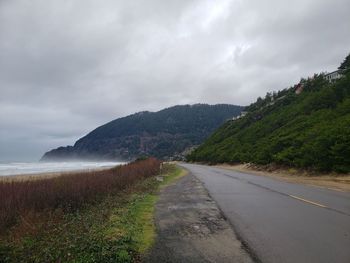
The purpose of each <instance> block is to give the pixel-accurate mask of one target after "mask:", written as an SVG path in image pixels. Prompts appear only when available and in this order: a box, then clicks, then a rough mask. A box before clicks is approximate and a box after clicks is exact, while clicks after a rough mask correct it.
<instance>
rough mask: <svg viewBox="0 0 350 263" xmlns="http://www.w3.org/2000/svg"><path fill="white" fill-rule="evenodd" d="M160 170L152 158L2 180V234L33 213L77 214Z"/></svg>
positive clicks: (0, 219)
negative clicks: (96, 201)
mask: <svg viewBox="0 0 350 263" xmlns="http://www.w3.org/2000/svg"><path fill="white" fill-rule="evenodd" d="M159 167H160V162H159V161H158V160H156V159H153V158H150V159H147V160H143V161H137V162H134V163H130V164H127V165H122V166H118V167H115V168H111V169H107V170H101V171H90V172H74V173H65V174H64V175H61V176H53V177H45V178H40V179H39V178H36V180H15V181H0V232H1V231H4V230H6V229H8V228H9V227H10V226H12V225H14V224H15V223H16V222H17V221H18V220H19V219H21V218H22V219H23V218H26V217H27V215H28V214H31V213H33V212H40V211H46V210H48V211H50V210H52V211H53V210H56V209H62V210H63V211H74V210H75V209H77V208H79V207H80V206H81V205H83V204H85V203H88V202H91V201H94V200H96V198H98V196H102V195H106V194H109V193H115V192H118V191H120V190H123V189H125V188H128V187H129V186H131V185H133V184H134V183H136V182H137V181H138V180H140V179H144V178H147V177H151V176H153V175H155V174H157V173H159Z"/></svg>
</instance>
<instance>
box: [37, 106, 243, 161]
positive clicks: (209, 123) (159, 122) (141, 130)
mask: <svg viewBox="0 0 350 263" xmlns="http://www.w3.org/2000/svg"><path fill="white" fill-rule="evenodd" d="M241 110H242V107H240V106H234V105H226V104H220V105H207V104H196V105H184V106H175V107H171V108H167V109H164V110H161V111H158V112H139V113H136V114H133V115H130V116H127V117H124V118H120V119H116V120H114V121H111V122H109V123H107V124H105V125H102V126H100V127H98V128H97V129H95V130H94V131H92V132H90V133H89V134H88V135H86V136H85V137H83V138H81V139H80V140H78V141H77V142H76V143H75V145H74V146H67V147H60V148H58V149H55V150H52V151H50V152H48V153H46V154H45V155H44V157H43V160H52V159H70V158H102V159H132V158H137V157H140V156H155V157H158V158H165V159H166V158H168V157H172V156H175V155H180V154H181V153H182V152H183V151H184V150H186V149H188V148H190V147H192V146H194V145H198V144H200V143H202V142H203V140H204V139H205V138H206V137H207V136H208V135H209V134H211V133H212V132H213V131H214V130H215V129H216V128H218V127H219V126H220V125H222V123H223V122H224V121H225V120H227V119H231V118H232V117H234V116H237V115H239V114H240V112H241Z"/></svg>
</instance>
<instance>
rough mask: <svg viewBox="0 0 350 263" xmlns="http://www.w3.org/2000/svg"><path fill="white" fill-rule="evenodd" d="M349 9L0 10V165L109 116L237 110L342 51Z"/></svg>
mask: <svg viewBox="0 0 350 263" xmlns="http://www.w3.org/2000/svg"><path fill="white" fill-rule="evenodd" d="M349 8H350V3H349V1H348V0H334V1H326V0H296V1H293V2H288V3H287V2H285V1H278V0H269V1H258V0H250V1H243V0H221V1H210V0H207V1H202V0H201V1H199V0H197V1H194V0H192V1H190V0H186V1H162V0H150V1H114V0H113V1H112V0H107V1H102V2H101V1H95V0H88V1H87V0H84V1H82V0H81V1H80V0H77V1H62V0H52V1H46V0H33V1H30V2H28V1H25V0H0V92H1V94H0V123H1V124H0V125H1V129H0V160H1V159H33V160H34V159H38V158H39V157H40V155H41V154H42V153H43V152H44V151H46V150H48V149H50V148H52V147H57V146H60V145H66V144H72V143H74V141H75V140H76V139H78V138H79V137H81V136H82V135H84V134H85V133H87V132H88V131H90V130H91V129H93V128H95V127H96V126H97V125H100V124H103V123H105V122H107V121H110V120H112V119H114V118H117V117H121V116H124V115H126V114H130V113H133V112H136V111H141V110H159V109H161V108H163V107H168V106H172V105H175V104H185V103H197V102H203V103H222V102H225V103H232V104H241V105H246V104H249V103H251V102H252V101H254V100H255V99H256V97H258V96H263V95H264V94H265V93H266V92H267V91H272V90H278V89H283V88H285V87H288V86H291V85H293V84H294V83H296V82H297V81H298V80H299V79H300V77H306V76H308V75H312V74H313V73H314V72H320V71H330V70H333V69H335V68H336V67H337V66H338V64H339V63H340V62H341V61H342V59H343V58H344V57H345V56H346V55H347V53H348V52H349V51H350V50H349V47H350V34H349V32H348V25H349V24H350V16H349V15H348V10H349Z"/></svg>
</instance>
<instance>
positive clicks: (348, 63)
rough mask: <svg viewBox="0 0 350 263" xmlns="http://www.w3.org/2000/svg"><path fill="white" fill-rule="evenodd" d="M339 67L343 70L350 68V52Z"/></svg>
mask: <svg viewBox="0 0 350 263" xmlns="http://www.w3.org/2000/svg"><path fill="white" fill-rule="evenodd" d="M338 69H341V70H346V69H350V54H349V55H348V56H347V57H346V58H345V59H344V61H343V62H342V63H341V64H340V66H339V68H338Z"/></svg>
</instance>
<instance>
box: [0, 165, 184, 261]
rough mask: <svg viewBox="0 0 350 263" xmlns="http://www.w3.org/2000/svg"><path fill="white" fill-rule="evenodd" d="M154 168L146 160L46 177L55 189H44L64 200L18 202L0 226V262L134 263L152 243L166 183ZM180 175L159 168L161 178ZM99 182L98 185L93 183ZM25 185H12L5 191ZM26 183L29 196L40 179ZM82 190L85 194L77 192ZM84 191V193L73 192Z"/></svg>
mask: <svg viewBox="0 0 350 263" xmlns="http://www.w3.org/2000/svg"><path fill="white" fill-rule="evenodd" d="M159 165H160V162H159V161H157V160H155V159H147V160H143V161H138V162H135V163H132V164H128V165H125V166H122V167H117V168H113V169H110V170H106V171H98V172H91V173H90V172H89V173H81V174H73V175H72V177H71V178H69V175H65V176H63V177H62V178H61V177H57V178H50V179H47V180H49V181H50V182H51V183H52V182H54V183H52V184H53V185H55V186H51V183H49V182H46V185H50V187H58V188H48V189H49V190H50V191H55V190H57V189H58V190H60V191H59V193H61V194H62V193H64V194H63V196H65V198H62V199H59V200H60V201H61V203H59V202H58V201H57V200H56V199H55V198H53V199H54V200H56V202H52V201H49V202H48V200H52V199H50V198H45V196H41V198H42V199H40V198H38V199H35V202H33V201H31V202H28V203H23V202H24V201H22V202H19V204H21V205H17V206H14V207H15V208H17V213H16V215H15V216H14V219H12V220H11V221H7V223H6V228H4V225H3V229H2V232H1V234H0V262H135V261H138V260H139V259H140V258H141V257H142V255H143V254H144V253H146V251H147V249H148V248H150V246H151V245H152V244H153V242H154V238H155V229H154V223H153V213H154V205H155V202H156V200H157V190H158V189H159V187H160V186H161V185H162V184H165V183H168V182H167V179H166V180H164V181H163V182H161V181H159V180H157V177H156V176H159V167H160V166H159ZM180 173H181V170H180V169H179V168H177V167H176V166H175V165H164V167H163V169H162V174H163V176H165V178H174V177H177V176H179V175H180ZM104 175H110V177H115V178H113V179H111V178H110V177H109V176H104ZM84 176H86V177H87V178H88V179H85V177H84ZM73 178H74V180H73ZM107 178H108V179H107ZM116 178H118V179H116ZM79 180H82V182H81V183H77V185H79V186H78V187H76V188H75V187H72V186H70V185H71V184H74V182H76V181H79ZM85 180H87V181H85ZM100 180H101V181H103V182H104V183H103V184H102V183H101V182H97V181H100ZM117 181H118V183H116V182H117ZM29 182H30V181H25V182H13V183H11V184H12V186H11V187H14V186H13V185H16V184H25V185H28V183H29ZM31 183H33V184H29V185H30V188H28V189H30V191H32V192H31V193H33V192H35V191H36V190H38V189H41V187H42V185H43V182H41V180H35V181H33V182H31ZM6 184H8V182H7V183H6ZM1 185H2V186H1V187H4V186H3V183H1ZM81 185H83V186H84V187H83V186H81ZM101 185H103V186H101ZM7 186H8V185H7ZM8 187H9V186H8ZM35 187H38V188H35ZM85 188H88V189H89V190H81V189H85ZM91 188H93V189H95V190H92V189H91ZM12 189H17V188H12ZM53 189H54V190H53ZM63 189H71V190H72V191H74V192H75V193H76V195H78V196H80V197H79V198H74V197H72V195H69V194H67V193H68V192H69V191H68V190H63ZM28 191H29V190H28ZM39 191H40V190H39ZM86 191H87V192H88V193H89V194H78V193H86ZM1 193H2V192H1ZM56 194H57V193H52V195H54V196H56ZM76 195H73V196H76ZM26 196H30V194H28V195H26ZM2 197H4V198H6V196H5V195H3V196H2ZM19 200H24V199H20V198H19ZM1 201H2V199H1ZM1 201H0V202H1ZM4 203H5V202H3V201H2V206H1V209H4V207H5V206H4V205H3V204H4ZM8 204H9V203H7V205H8ZM32 204H36V205H32ZM6 211H7V210H6ZM1 213H4V210H1ZM3 218H5V217H3ZM1 223H2V224H3V221H1Z"/></svg>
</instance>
